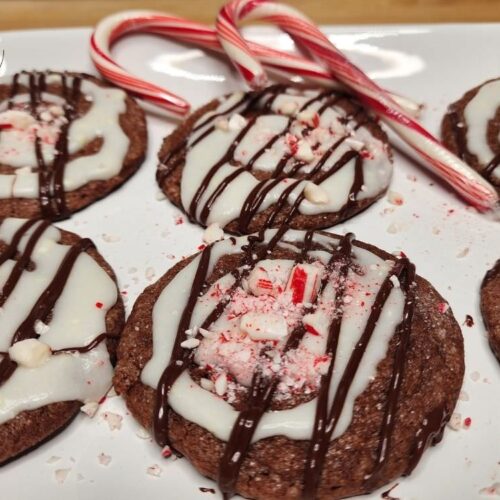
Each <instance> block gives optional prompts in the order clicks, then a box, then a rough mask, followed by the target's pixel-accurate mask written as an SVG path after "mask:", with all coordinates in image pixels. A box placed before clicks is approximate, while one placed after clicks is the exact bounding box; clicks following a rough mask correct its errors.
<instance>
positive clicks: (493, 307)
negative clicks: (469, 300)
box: [481, 260, 500, 360]
mask: <svg viewBox="0 0 500 500" xmlns="http://www.w3.org/2000/svg"><path fill="white" fill-rule="evenodd" d="M481 312H482V314H483V319H484V324H485V325H486V329H487V330H488V338H489V341H490V346H491V349H492V351H493V352H494V354H495V356H496V357H497V358H498V359H499V360H500V260H497V262H496V264H495V265H494V266H493V268H492V269H490V270H489V271H488V272H487V273H486V276H485V277H484V280H483V283H482V285H481Z"/></svg>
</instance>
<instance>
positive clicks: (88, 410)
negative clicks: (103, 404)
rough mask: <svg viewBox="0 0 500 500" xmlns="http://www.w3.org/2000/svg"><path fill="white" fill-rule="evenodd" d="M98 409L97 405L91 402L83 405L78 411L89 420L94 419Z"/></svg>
mask: <svg viewBox="0 0 500 500" xmlns="http://www.w3.org/2000/svg"><path fill="white" fill-rule="evenodd" d="M98 409H99V403H96V402H95V401H91V402H90V403H85V404H84V405H83V406H80V411H81V412H83V413H85V414H86V415H87V416H89V417H90V418H92V417H94V416H95V414H96V413H97V410H98Z"/></svg>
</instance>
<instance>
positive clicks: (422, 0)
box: [0, 0, 500, 30]
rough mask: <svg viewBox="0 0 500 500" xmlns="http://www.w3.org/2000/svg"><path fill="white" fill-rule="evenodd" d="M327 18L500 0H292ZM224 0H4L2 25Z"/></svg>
mask: <svg viewBox="0 0 500 500" xmlns="http://www.w3.org/2000/svg"><path fill="white" fill-rule="evenodd" d="M286 1H287V3H289V4H291V5H295V6H297V7H299V8H301V9H302V10H303V11H304V12H305V13H306V14H307V15H309V16H310V17H311V18H312V19H314V20H315V21H316V22H317V23H321V24H363V23H428V22H467V21H469V22H473V21H474V22H486V21H489V22H492V21H500V0H286ZM223 3H224V2H223V0H182V1H179V0H144V1H141V2H139V1H131V0H3V1H0V30H13V29H28V28H48V27H63V26H92V25H94V24H95V23H96V22H97V21H98V20H99V19H101V18H102V17H104V16H106V15H108V14H110V13H112V12H116V11H119V10H124V9H156V10H161V11H165V12H171V13H173V14H178V15H179V16H184V17H188V18H190V19H193V20H197V21H202V22H206V23H213V20H214V16H215V15H216V13H217V11H218V9H219V8H220V6H221V5H222V4H223Z"/></svg>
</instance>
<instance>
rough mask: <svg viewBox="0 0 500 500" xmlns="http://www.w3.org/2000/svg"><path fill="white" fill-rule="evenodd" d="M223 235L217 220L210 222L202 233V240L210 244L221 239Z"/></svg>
mask: <svg viewBox="0 0 500 500" xmlns="http://www.w3.org/2000/svg"><path fill="white" fill-rule="evenodd" d="M223 237H224V231H223V230H222V229H221V227H220V226H219V224H217V222H214V223H213V224H210V225H209V226H208V227H207V228H206V229H205V232H204V233H203V241H204V242H205V243H207V244H208V245H210V243H215V242H216V241H219V240H222V238H223Z"/></svg>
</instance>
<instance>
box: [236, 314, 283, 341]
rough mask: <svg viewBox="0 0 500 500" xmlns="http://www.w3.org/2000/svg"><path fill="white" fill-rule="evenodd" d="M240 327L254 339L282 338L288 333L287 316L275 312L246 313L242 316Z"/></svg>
mask: <svg viewBox="0 0 500 500" xmlns="http://www.w3.org/2000/svg"><path fill="white" fill-rule="evenodd" d="M240 328H241V330H242V331H243V332H245V333H246V334H248V336H249V337H250V338H251V339H253V340H280V339H282V338H283V337H286V335H287V334H288V327H287V323H286V320H285V318H284V317H283V316H282V315H280V314H273V313H268V314H261V313H255V312H249V313H246V314H244V315H243V316H242V317H241V320H240Z"/></svg>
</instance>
